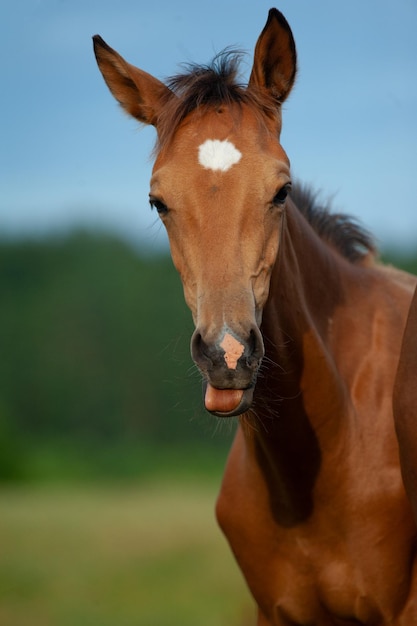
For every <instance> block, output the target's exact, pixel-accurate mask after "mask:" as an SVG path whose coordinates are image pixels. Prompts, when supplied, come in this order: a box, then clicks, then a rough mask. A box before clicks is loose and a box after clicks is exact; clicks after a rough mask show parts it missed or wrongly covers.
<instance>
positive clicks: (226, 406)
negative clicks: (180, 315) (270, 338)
mask: <svg viewBox="0 0 417 626" xmlns="http://www.w3.org/2000/svg"><path fill="white" fill-rule="evenodd" d="M191 354H192V357H193V360H194V362H195V363H196V365H197V366H198V368H199V369H200V371H201V372H202V374H203V376H204V379H205V384H204V403H205V407H206V409H207V410H208V411H209V412H210V413H213V414H215V415H218V416H220V417H231V416H233V415H240V414H242V413H245V412H246V411H247V410H248V409H249V408H250V406H251V404H252V399H253V391H254V387H255V383H256V377H257V373H258V370H259V366H260V364H261V361H262V358H263V356H264V345H263V340H262V335H261V333H260V330H259V328H258V327H257V326H253V327H251V329H250V331H249V332H248V333H247V335H246V338H245V339H242V338H240V337H239V335H238V334H237V333H235V332H233V331H232V330H231V329H230V328H229V327H227V326H224V327H223V328H222V330H221V332H220V333H219V334H218V335H217V336H216V337H215V338H212V337H210V338H209V335H208V333H205V335H204V336H203V333H202V332H201V331H200V330H199V329H196V330H195V332H194V334H193V336H192V339H191Z"/></svg>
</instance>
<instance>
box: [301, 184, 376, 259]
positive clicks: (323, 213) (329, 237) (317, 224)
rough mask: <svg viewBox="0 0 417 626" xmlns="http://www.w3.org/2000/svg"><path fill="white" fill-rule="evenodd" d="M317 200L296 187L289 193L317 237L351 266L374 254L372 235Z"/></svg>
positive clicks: (312, 192)
mask: <svg viewBox="0 0 417 626" xmlns="http://www.w3.org/2000/svg"><path fill="white" fill-rule="evenodd" d="M317 197H318V194H317V193H315V192H314V191H313V190H312V189H310V188H309V187H307V186H305V185H301V184H300V183H297V184H296V185H294V186H293V188H292V190H291V199H292V200H293V202H294V204H295V205H296V207H297V208H298V210H299V211H300V212H301V213H302V214H303V215H304V217H305V218H306V220H307V221H308V222H309V224H310V225H311V226H312V227H313V229H314V230H315V231H316V233H317V234H318V235H319V237H321V238H322V239H323V240H324V241H327V242H328V243H329V244H330V245H332V246H334V247H335V248H336V249H337V250H339V252H340V253H341V254H342V255H343V256H344V257H346V258H347V259H348V260H349V261H351V262H352V263H357V262H360V261H362V260H364V259H365V258H366V257H367V256H368V255H372V256H373V255H375V254H376V244H375V241H374V239H373V237H372V235H371V234H370V233H369V232H368V231H367V230H366V229H365V228H363V226H362V225H361V224H360V223H359V222H358V221H357V220H355V219H354V218H352V217H351V216H350V215H345V214H344V213H332V212H331V209H330V205H329V203H319V202H318V200H317Z"/></svg>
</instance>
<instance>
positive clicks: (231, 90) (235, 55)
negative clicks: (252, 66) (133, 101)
mask: <svg viewBox="0 0 417 626" xmlns="http://www.w3.org/2000/svg"><path fill="white" fill-rule="evenodd" d="M242 56H243V53H242V52H240V51H238V50H235V49H231V48H226V49H225V50H223V52H221V53H219V54H218V55H216V56H215V57H214V59H213V60H212V62H211V63H210V64H209V65H197V64H194V63H189V64H184V65H183V67H184V69H185V70H186V71H185V72H184V73H182V74H177V75H176V76H172V77H171V78H169V79H167V81H166V84H167V86H168V87H169V89H170V90H171V94H172V95H171V97H169V98H168V100H167V101H166V102H165V105H164V107H163V111H162V114H161V116H160V117H159V119H158V145H157V148H158V149H161V147H162V146H164V145H166V144H167V143H169V142H170V141H171V139H172V137H173V135H174V133H175V131H176V130H177V128H178V126H179V125H180V124H181V122H182V121H183V120H184V119H185V118H186V117H187V115H189V114H190V113H192V112H193V111H196V110H197V109H199V110H201V111H202V112H204V111H206V110H207V109H210V108H216V107H220V106H222V105H225V106H228V105H232V104H238V105H243V104H245V105H249V106H250V107H251V108H252V109H253V110H254V111H255V112H256V113H257V114H258V116H259V120H260V121H262V117H263V116H265V115H267V116H268V117H271V116H276V115H277V110H278V109H277V104H276V102H275V100H274V99H273V98H272V97H270V96H268V95H267V94H266V93H260V92H258V91H256V90H255V89H254V88H251V89H247V86H246V85H245V84H244V83H243V82H239V80H238V77H239V67H240V61H241V58H242ZM174 96H175V97H174Z"/></svg>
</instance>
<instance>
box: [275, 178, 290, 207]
mask: <svg viewBox="0 0 417 626" xmlns="http://www.w3.org/2000/svg"><path fill="white" fill-rule="evenodd" d="M290 190H291V183H287V184H286V185H284V186H283V187H281V189H280V190H279V191H278V193H277V194H276V195H275V196H274V199H273V200H272V202H273V204H284V202H285V200H286V199H287V196H288V194H289V192H290Z"/></svg>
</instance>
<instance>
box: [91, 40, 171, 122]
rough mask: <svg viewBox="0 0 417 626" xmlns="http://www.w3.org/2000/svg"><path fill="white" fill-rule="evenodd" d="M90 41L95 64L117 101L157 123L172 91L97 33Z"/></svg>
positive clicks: (144, 119)
mask: <svg viewBox="0 0 417 626" xmlns="http://www.w3.org/2000/svg"><path fill="white" fill-rule="evenodd" d="M93 43H94V53H95V55H96V59H97V64H98V66H99V68H100V71H101V73H102V74H103V78H104V80H105V81H106V83H107V86H108V88H109V89H110V91H111V92H112V94H113V96H114V97H115V98H116V100H117V101H118V102H119V103H120V104H121V105H122V107H123V108H124V109H125V110H126V112H127V113H129V114H130V115H132V116H133V117H135V118H136V119H137V120H139V121H140V122H142V123H143V124H152V125H154V126H156V124H157V121H158V116H159V112H160V110H161V108H162V106H163V103H164V102H166V100H167V99H168V98H169V97H170V96H171V95H172V92H171V90H170V89H168V87H167V86H166V85H164V84H163V83H162V82H161V81H159V80H158V79H157V78H154V77H153V76H151V75H150V74H147V73H146V72H143V71H142V70H140V69H139V68H137V67H135V66H134V65H130V63H127V62H126V61H125V60H124V59H123V58H122V57H121V56H120V54H118V53H117V52H116V51H115V50H113V49H112V48H110V46H108V45H107V44H106V42H105V41H104V40H103V39H102V38H101V37H100V36H99V35H95V36H94V37H93Z"/></svg>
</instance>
